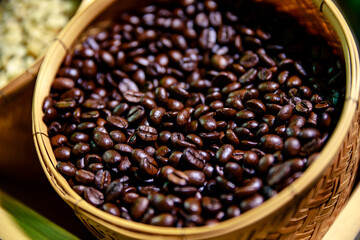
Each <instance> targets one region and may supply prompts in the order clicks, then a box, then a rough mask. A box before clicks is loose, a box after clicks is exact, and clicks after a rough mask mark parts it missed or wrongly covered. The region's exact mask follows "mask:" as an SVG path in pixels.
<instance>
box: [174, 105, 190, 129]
mask: <svg viewBox="0 0 360 240" xmlns="http://www.w3.org/2000/svg"><path fill="white" fill-rule="evenodd" d="M191 109H192V108H189V107H187V108H184V109H183V110H181V111H180V112H179V114H178V115H177V118H176V123H177V125H178V126H179V127H183V126H185V125H186V124H187V123H188V122H189V119H190V114H191Z"/></svg>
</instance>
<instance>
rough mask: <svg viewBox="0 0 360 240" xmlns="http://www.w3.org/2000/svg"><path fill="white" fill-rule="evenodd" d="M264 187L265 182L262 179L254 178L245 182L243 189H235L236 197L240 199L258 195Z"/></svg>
mask: <svg viewBox="0 0 360 240" xmlns="http://www.w3.org/2000/svg"><path fill="white" fill-rule="evenodd" d="M262 186H263V182H262V180H261V179H260V178H257V177H254V178H251V179H247V180H246V181H244V186H243V187H236V188H235V191H234V192H235V195H236V196H237V197H238V198H245V197H249V196H252V195H254V194H256V193H257V192H258V191H259V190H260V189H261V188H262Z"/></svg>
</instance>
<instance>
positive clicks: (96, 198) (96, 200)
mask: <svg viewBox="0 0 360 240" xmlns="http://www.w3.org/2000/svg"><path fill="white" fill-rule="evenodd" d="M84 198H85V200H86V201H87V202H88V203H90V204H91V205H94V206H96V207H97V206H100V205H102V204H103V203H104V195H103V194H102V192H100V191H98V190H96V189H95V188H93V187H87V188H86V189H85V191H84Z"/></svg>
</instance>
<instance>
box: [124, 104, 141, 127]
mask: <svg viewBox="0 0 360 240" xmlns="http://www.w3.org/2000/svg"><path fill="white" fill-rule="evenodd" d="M144 115H145V109H144V107H142V106H140V105H137V106H134V107H132V108H130V110H129V113H128V114H127V118H126V120H127V122H129V123H133V122H136V121H139V120H141V119H142V118H143V117H144ZM122 123H124V122H122Z"/></svg>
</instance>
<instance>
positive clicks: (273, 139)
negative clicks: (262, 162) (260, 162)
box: [260, 134, 284, 152]
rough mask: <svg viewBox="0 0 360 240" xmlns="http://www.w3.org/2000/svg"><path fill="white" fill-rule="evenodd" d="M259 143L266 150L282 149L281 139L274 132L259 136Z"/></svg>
mask: <svg viewBox="0 0 360 240" xmlns="http://www.w3.org/2000/svg"><path fill="white" fill-rule="evenodd" d="M260 145H261V146H262V148H263V149H264V150H265V151H267V152H275V151H277V150H282V149H283V147H284V143H283V140H282V139H281V138H280V137H279V136H278V135H275V134H266V135H264V136H262V137H261V138H260Z"/></svg>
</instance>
